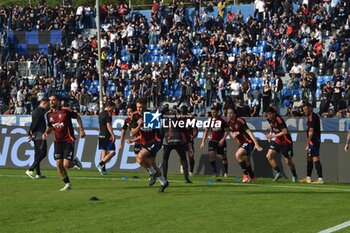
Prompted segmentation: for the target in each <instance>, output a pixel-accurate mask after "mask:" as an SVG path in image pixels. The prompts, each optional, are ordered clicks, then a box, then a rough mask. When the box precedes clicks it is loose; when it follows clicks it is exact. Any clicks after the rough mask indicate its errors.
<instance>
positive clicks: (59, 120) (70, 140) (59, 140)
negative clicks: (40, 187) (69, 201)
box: [42, 95, 85, 191]
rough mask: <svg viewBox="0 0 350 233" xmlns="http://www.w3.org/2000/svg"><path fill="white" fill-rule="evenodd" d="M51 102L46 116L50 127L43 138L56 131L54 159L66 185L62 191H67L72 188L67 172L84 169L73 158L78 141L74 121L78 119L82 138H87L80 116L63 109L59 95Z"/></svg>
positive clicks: (51, 97) (53, 96)
mask: <svg viewBox="0 0 350 233" xmlns="http://www.w3.org/2000/svg"><path fill="white" fill-rule="evenodd" d="M49 101H50V110H49V111H48V112H47V114H46V118H47V122H48V125H47V127H46V130H45V133H44V134H43V136H42V138H43V140H46V139H47V136H48V134H50V133H51V132H52V130H54V133H55V138H54V157H55V160H56V166H57V170H58V173H59V174H60V176H61V177H62V180H63V182H64V183H65V185H64V187H63V188H62V189H61V191H66V190H70V189H71V188H72V185H71V183H70V181H69V177H68V173H67V170H68V169H69V168H72V167H74V166H77V167H79V168H81V167H82V165H81V162H80V161H79V159H78V158H73V155H74V142H75V140H76V139H75V137H74V130H73V124H72V119H77V122H78V125H79V135H80V137H81V138H83V137H85V132H84V128H83V123H82V121H81V118H80V116H79V115H78V114H77V113H76V112H73V111H72V110H70V109H68V108H65V107H61V106H60V100H59V97H58V96H57V95H51V96H50V98H49Z"/></svg>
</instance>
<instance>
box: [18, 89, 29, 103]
mask: <svg viewBox="0 0 350 233" xmlns="http://www.w3.org/2000/svg"><path fill="white" fill-rule="evenodd" d="M26 95H27V92H26V91H25V90H24V86H21V89H19V91H18V92H17V102H21V101H24V100H25V99H26Z"/></svg>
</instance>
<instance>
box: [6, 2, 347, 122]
mask: <svg viewBox="0 0 350 233" xmlns="http://www.w3.org/2000/svg"><path fill="white" fill-rule="evenodd" d="M202 2H203V1H202ZM228 2H229V1H223V0H222V1H221V0H220V1H216V2H215V1H214V2H213V1H209V2H207V3H204V4H202V5H200V4H201V1H199V0H192V4H193V5H194V10H193V11H191V13H189V12H190V11H189V10H188V9H187V8H186V5H185V4H183V3H182V2H179V1H175V0H174V1H172V2H171V3H170V5H168V6H165V5H163V3H162V2H157V1H154V2H153V6H152V10H151V11H152V13H151V16H150V18H149V19H147V18H146V16H145V15H143V14H141V13H138V12H133V11H131V10H130V9H129V8H128V6H127V5H125V4H122V5H119V6H116V5H113V4H110V5H104V6H102V7H101V9H100V15H101V23H102V26H103V27H102V28H103V30H102V34H101V38H102V39H101V46H102V55H101V65H102V76H103V82H104V85H103V86H104V88H103V90H102V91H103V94H104V99H105V100H107V99H112V100H114V101H115V102H116V103H117V108H116V112H115V114H116V115H120V114H125V111H126V109H125V108H126V106H127V104H128V103H130V102H131V103H132V102H134V101H135V100H136V99H137V98H140V97H144V98H146V99H147V100H148V106H149V107H150V108H159V107H160V106H161V104H162V102H164V101H170V102H171V101H173V102H174V101H175V102H176V104H177V105H178V106H179V105H181V104H187V105H188V106H189V107H190V111H192V112H193V113H196V114H199V115H203V114H205V113H206V111H207V109H208V107H209V106H211V105H213V104H217V105H220V106H221V107H222V108H224V107H225V105H227V104H229V103H231V104H232V103H234V104H236V107H237V108H238V109H239V112H240V114H241V115H243V116H254V117H255V116H262V114H263V113H264V111H265V110H266V109H267V108H268V107H269V106H270V105H274V106H276V107H277V108H278V110H279V109H280V108H281V109H282V108H283V109H286V111H285V112H286V115H288V116H298V115H300V114H301V112H300V107H299V106H300V103H301V101H310V102H312V104H313V105H314V107H316V104H317V102H316V100H317V99H319V101H320V104H319V113H320V115H322V116H324V117H332V116H335V115H338V116H345V115H347V112H348V106H349V102H350V79H349V75H348V70H349V63H350V46H349V45H350V40H349V38H350V4H349V3H347V1H345V0H323V1H322V0H302V1H299V4H298V5H297V8H296V10H293V4H292V1H291V0H283V1H279V0H266V1H264V0H256V1H255V2H254V14H252V15H249V16H246V17H244V16H243V14H242V12H241V11H240V10H238V11H236V12H234V11H232V10H230V9H231V8H230V7H229V6H228ZM214 5H217V7H218V14H217V16H216V14H214ZM95 11H96V9H95V8H94V7H91V6H80V7H78V8H73V7H72V5H71V4H70V3H69V1H66V4H65V5H64V6H61V7H56V8H50V7H47V6H45V5H44V4H41V5H40V4H39V6H38V7H19V6H15V7H13V8H2V9H0V12H1V13H0V32H1V33H4V32H5V29H6V28H7V27H8V26H9V27H11V30H33V29H36V30H51V29H60V30H63V31H65V32H66V33H65V34H64V35H65V37H66V38H65V40H64V42H63V43H62V44H61V45H59V46H49V48H48V53H47V54H40V53H38V54H35V55H33V56H27V57H26V56H19V55H18V54H16V53H12V54H11V55H10V56H9V60H11V61H14V62H15V63H14V64H15V65H14V66H11V65H10V66H5V65H3V66H2V67H1V70H0V87H1V90H0V100H1V101H2V103H3V105H5V106H7V107H8V108H7V109H8V110H7V111H6V113H9V114H13V113H15V114H29V113H30V112H31V111H32V109H33V108H35V107H36V106H37V103H38V101H39V100H40V99H41V98H43V96H45V95H47V94H49V93H52V92H58V93H59V94H61V95H62V96H63V97H65V99H66V103H65V104H67V105H68V106H70V107H71V108H73V109H76V110H77V111H79V112H81V113H82V114H98V110H99V109H98V101H97V100H98V93H99V91H100V89H99V82H98V73H97V68H96V65H97V63H98V62H97V60H98V54H97V38H96V36H95V35H93V36H91V37H83V36H82V34H81V32H82V30H83V29H92V28H95V27H96V22H95V15H96V12H95ZM8 17H10V20H7V18H8ZM9 21H11V22H9ZM326 42H327V43H326ZM328 42H329V43H328ZM25 61H36V62H38V63H43V64H46V65H47V72H46V75H38V76H37V77H35V78H34V79H31V80H28V79H25V78H23V77H19V76H18V72H17V69H16V64H18V63H19V62H25ZM281 77H287V78H288V81H287V82H285V83H283V81H282V79H281Z"/></svg>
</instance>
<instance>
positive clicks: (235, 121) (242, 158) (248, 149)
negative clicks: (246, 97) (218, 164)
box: [227, 106, 263, 183]
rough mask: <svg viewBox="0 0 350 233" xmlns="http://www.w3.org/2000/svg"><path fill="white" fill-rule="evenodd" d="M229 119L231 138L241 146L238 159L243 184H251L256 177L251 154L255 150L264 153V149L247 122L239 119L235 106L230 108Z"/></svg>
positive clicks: (228, 111)
mask: <svg viewBox="0 0 350 233" xmlns="http://www.w3.org/2000/svg"><path fill="white" fill-rule="evenodd" d="M227 118H228V122H227V125H228V129H229V130H230V136H231V137H232V139H235V138H236V139H237V142H238V145H239V148H238V150H237V151H236V159H237V161H238V163H239V165H240V167H241V168H242V171H243V180H242V182H243V183H248V182H251V181H253V180H254V179H255V178H256V176H255V174H254V172H253V169H252V166H251V164H250V154H251V153H252V152H253V150H254V149H256V150H257V151H262V150H263V148H262V147H261V146H260V145H259V143H258V140H257V139H256V138H255V136H254V134H253V133H252V131H250V129H249V127H248V126H247V123H246V121H245V120H244V119H243V118H241V117H237V112H236V109H235V108H234V107H233V106H229V107H228V109H227Z"/></svg>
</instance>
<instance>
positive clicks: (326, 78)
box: [323, 76, 332, 82]
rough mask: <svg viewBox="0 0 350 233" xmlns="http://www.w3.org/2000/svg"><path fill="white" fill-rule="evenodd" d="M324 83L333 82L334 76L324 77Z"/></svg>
mask: <svg viewBox="0 0 350 233" xmlns="http://www.w3.org/2000/svg"><path fill="white" fill-rule="evenodd" d="M323 80H324V82H330V81H332V76H323Z"/></svg>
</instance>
